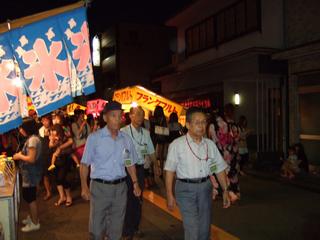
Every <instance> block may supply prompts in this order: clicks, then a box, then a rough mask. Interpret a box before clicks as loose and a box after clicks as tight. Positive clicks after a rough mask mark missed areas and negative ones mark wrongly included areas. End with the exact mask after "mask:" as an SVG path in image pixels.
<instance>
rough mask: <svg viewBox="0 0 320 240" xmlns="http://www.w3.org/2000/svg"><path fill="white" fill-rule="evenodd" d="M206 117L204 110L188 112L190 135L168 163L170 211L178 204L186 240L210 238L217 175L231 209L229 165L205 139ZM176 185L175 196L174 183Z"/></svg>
mask: <svg viewBox="0 0 320 240" xmlns="http://www.w3.org/2000/svg"><path fill="white" fill-rule="evenodd" d="M206 126H207V121H206V115H205V113H204V112H203V110H202V109H201V108H197V107H191V108H189V109H188V110H187V113H186V127H187V129H188V133H187V134H186V135H184V136H181V137H179V138H177V139H176V140H174V141H173V142H172V143H171V144H170V146H169V151H168V156H167V161H166V164H165V168H164V169H165V170H166V191H167V205H168V209H169V210H173V209H174V208H175V205H176V203H177V204H178V206H179V208H180V211H181V214H182V220H183V227H184V237H185V239H186V240H208V239H210V224H211V214H212V212H211V210H212V184H211V182H210V175H212V174H216V176H217V178H218V181H219V183H220V185H221V188H222V190H223V207H224V208H228V207H229V206H230V199H229V195H228V185H227V176H226V173H225V169H226V168H227V164H226V163H225V161H224V160H223V158H222V157H221V155H220V153H219V151H218V149H217V147H216V145H215V144H214V142H213V141H211V140H209V139H207V138H204V135H205V132H206ZM175 177H176V180H177V181H176V183H175V195H174V194H173V183H174V179H175Z"/></svg>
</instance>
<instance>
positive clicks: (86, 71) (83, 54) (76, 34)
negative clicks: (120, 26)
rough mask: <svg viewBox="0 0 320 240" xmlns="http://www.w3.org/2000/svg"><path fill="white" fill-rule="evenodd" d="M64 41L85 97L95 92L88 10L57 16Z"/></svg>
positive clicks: (77, 10)
mask: <svg viewBox="0 0 320 240" xmlns="http://www.w3.org/2000/svg"><path fill="white" fill-rule="evenodd" d="M57 18H58V21H59V25H60V27H61V31H62V32H63V39H64V41H65V44H66V46H67V50H68V53H69V55H70V57H71V60H72V63H73V67H74V68H75V70H76V73H77V78H78V79H79V80H80V82H81V85H82V91H83V93H84V94H85V95H88V94H91V93H93V92H95V86H94V78H93V69H92V60H91V51H90V40H89V28H88V23H87V18H86V9H85V8H84V7H83V8H79V9H76V10H73V11H70V12H66V13H63V14H60V15H58V16H57Z"/></svg>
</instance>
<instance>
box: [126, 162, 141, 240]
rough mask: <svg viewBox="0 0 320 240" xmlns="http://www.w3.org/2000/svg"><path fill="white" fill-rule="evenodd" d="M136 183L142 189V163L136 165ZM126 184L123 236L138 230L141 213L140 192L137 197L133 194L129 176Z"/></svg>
mask: <svg viewBox="0 0 320 240" xmlns="http://www.w3.org/2000/svg"><path fill="white" fill-rule="evenodd" d="M136 170H137V177H138V183H139V186H140V188H141V191H143V189H144V169H143V165H136ZM127 185H128V201H127V209H126V216H125V219H124V226H123V234H122V235H123V236H133V235H134V233H135V232H136V231H138V230H139V225H140V221H141V214H142V192H141V197H140V198H137V197H136V196H135V195H134V194H133V185H132V181H131V178H130V177H128V178H127Z"/></svg>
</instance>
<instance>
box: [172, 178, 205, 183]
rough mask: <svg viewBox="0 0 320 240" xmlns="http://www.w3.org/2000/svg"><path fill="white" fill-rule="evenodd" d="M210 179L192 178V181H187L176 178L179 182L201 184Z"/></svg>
mask: <svg viewBox="0 0 320 240" xmlns="http://www.w3.org/2000/svg"><path fill="white" fill-rule="evenodd" d="M209 178H210V177H209V176H208V177H204V178H193V179H188V178H178V180H179V181H181V182H186V183H203V182H205V181H207V180H208V179H209Z"/></svg>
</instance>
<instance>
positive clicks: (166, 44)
mask: <svg viewBox="0 0 320 240" xmlns="http://www.w3.org/2000/svg"><path fill="white" fill-rule="evenodd" d="M174 36H175V30H174V29H173V28H170V27H165V26H159V25H151V24H150V25H149V24H133V23H121V24H117V25H115V26H113V27H110V28H109V29H107V30H106V31H104V32H103V33H101V34H99V38H100V42H101V44H100V45H101V53H100V55H101V63H100V66H98V67H95V73H96V76H95V77H96V79H97V81H96V82H97V84H96V85H97V95H99V96H104V97H105V98H107V99H110V98H112V94H113V91H114V90H115V89H119V88H124V87H128V86H133V85H141V86H144V87H146V88H148V89H151V90H154V91H159V90H160V89H159V88H157V86H156V85H154V84H153V85H152V84H151V81H150V76H151V73H152V72H153V71H154V70H155V69H157V68H159V67H161V66H164V65H165V64H166V63H168V62H169V61H170V59H171V53H172V52H174V51H175V50H176V47H175V46H174V45H172V44H171V42H172V41H171V39H174ZM173 42H174V41H173Z"/></svg>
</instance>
